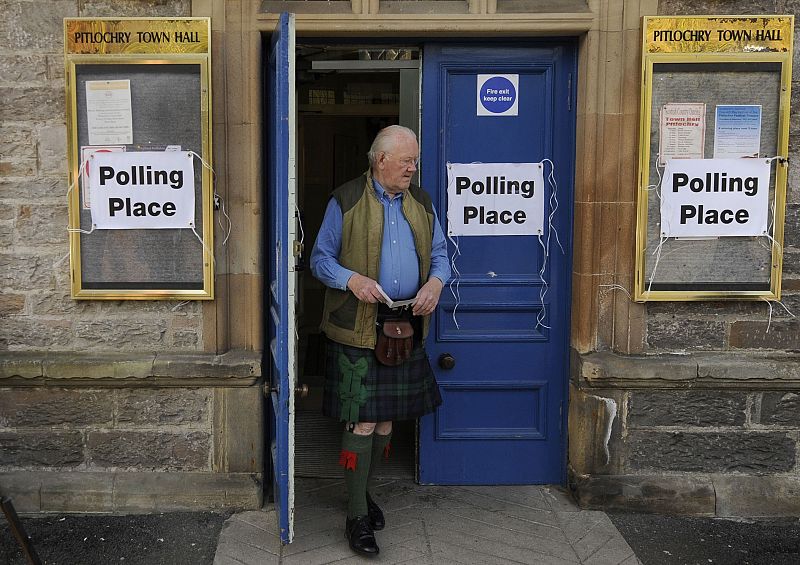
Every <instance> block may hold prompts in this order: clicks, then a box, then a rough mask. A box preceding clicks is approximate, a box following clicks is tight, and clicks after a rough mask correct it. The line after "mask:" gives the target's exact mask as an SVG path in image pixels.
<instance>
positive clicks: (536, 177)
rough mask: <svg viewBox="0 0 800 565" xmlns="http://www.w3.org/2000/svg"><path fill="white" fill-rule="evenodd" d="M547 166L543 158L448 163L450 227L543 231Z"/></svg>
mask: <svg viewBox="0 0 800 565" xmlns="http://www.w3.org/2000/svg"><path fill="white" fill-rule="evenodd" d="M543 171H544V166H543V165H542V163H469V164H467V163H450V164H448V165H447V224H448V233H449V234H450V235H541V234H543V233H544V173H543Z"/></svg>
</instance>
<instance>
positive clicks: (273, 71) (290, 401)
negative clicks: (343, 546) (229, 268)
mask: <svg viewBox="0 0 800 565" xmlns="http://www.w3.org/2000/svg"><path fill="white" fill-rule="evenodd" d="M294 55H295V53H294V16H292V15H290V14H282V15H281V18H280V21H279V22H278V27H277V28H276V30H275V32H274V33H273V35H272V41H271V45H270V53H269V70H268V73H267V74H268V81H267V86H268V88H267V92H266V98H267V101H268V114H269V135H268V138H269V143H268V151H267V155H266V156H265V161H266V163H267V170H268V175H267V177H268V179H267V180H268V182H267V196H266V201H267V203H268V206H269V224H268V225H267V227H266V231H267V234H268V238H269V243H268V249H269V261H268V263H269V265H268V268H269V291H268V293H267V294H268V295H267V299H268V304H269V312H268V314H267V321H266V325H267V332H268V334H267V335H268V339H269V365H268V367H269V377H270V390H271V393H270V403H269V418H270V421H269V429H270V446H269V447H270V449H269V453H270V457H271V461H272V469H271V471H272V481H273V492H274V496H275V507H276V511H277V512H276V513H277V515H278V526H279V527H280V532H281V541H282V542H283V543H290V542H291V541H292V537H293V533H294V532H293V529H294V525H293V514H294V387H295V380H296V347H297V341H296V336H295V295H296V291H295V287H296V280H295V277H296V275H295V262H294V255H293V244H294V240H295V209H296V206H295V175H296V173H295V124H294V122H295V108H294V96H295V88H294Z"/></svg>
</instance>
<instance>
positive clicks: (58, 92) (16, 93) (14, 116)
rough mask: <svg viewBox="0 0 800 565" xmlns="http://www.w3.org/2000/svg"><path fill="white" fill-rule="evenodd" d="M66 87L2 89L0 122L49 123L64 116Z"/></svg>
mask: <svg viewBox="0 0 800 565" xmlns="http://www.w3.org/2000/svg"><path fill="white" fill-rule="evenodd" d="M64 96H65V95H64V87H63V85H61V88H60V89H59V88H56V87H55V86H46V87H42V86H35V87H33V86H32V87H28V88H23V87H19V86H3V87H0V100H2V101H3V104H0V122H15V121H17V120H20V118H24V119H25V121H30V120H33V121H37V122H47V121H52V120H54V119H62V118H63V116H64Z"/></svg>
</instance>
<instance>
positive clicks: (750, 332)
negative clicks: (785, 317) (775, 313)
mask: <svg viewBox="0 0 800 565" xmlns="http://www.w3.org/2000/svg"><path fill="white" fill-rule="evenodd" d="M767 326H769V332H767ZM730 346H731V347H735V348H739V349H791V350H798V349H800V322H796V321H773V322H772V323H768V322H766V321H764V322H750V321H740V322H734V323H733V324H732V325H731V335H730Z"/></svg>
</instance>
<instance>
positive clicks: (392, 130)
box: [367, 125, 417, 166]
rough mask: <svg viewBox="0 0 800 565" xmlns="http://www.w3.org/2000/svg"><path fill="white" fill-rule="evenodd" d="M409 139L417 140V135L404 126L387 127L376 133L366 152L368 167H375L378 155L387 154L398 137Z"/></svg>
mask: <svg viewBox="0 0 800 565" xmlns="http://www.w3.org/2000/svg"><path fill="white" fill-rule="evenodd" d="M404 136H405V137H410V138H411V139H413V140H414V141H416V140H417V134H415V133H414V132H413V131H412V130H410V129H408V128H407V127H405V126H396V125H395V126H387V127H385V128H383V129H382V130H381V131H379V132H378V135H376V136H375V141H373V142H372V147H370V148H369V151H368V152H367V158H368V159H369V164H370V166H374V165H375V161H376V159H377V158H378V153H388V151H387V149H390V148H391V147H392V145H393V144H394V142H395V140H396V139H397V138H399V137H404Z"/></svg>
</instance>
